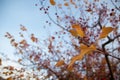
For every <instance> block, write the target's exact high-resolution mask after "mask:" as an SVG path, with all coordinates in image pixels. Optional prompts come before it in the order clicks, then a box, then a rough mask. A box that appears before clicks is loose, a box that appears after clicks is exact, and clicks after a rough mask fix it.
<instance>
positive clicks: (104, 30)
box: [99, 27, 114, 39]
mask: <svg viewBox="0 0 120 80" xmlns="http://www.w3.org/2000/svg"><path fill="white" fill-rule="evenodd" d="M113 29H114V28H112V27H103V28H102V32H101V33H100V37H99V39H102V38H105V37H107V36H108V34H109V33H110V32H112V31H113Z"/></svg>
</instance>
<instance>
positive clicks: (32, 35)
mask: <svg viewBox="0 0 120 80" xmlns="http://www.w3.org/2000/svg"><path fill="white" fill-rule="evenodd" d="M31 40H32V42H36V43H37V42H38V39H37V38H36V37H34V34H31Z"/></svg>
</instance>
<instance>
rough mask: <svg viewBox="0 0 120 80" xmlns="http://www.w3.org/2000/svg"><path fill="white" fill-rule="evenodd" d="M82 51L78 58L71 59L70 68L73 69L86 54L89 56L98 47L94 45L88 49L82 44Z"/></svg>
mask: <svg viewBox="0 0 120 80" xmlns="http://www.w3.org/2000/svg"><path fill="white" fill-rule="evenodd" d="M80 49H81V52H80V54H79V55H77V56H74V57H73V58H72V59H71V62H70V64H69V66H68V68H69V67H71V66H72V65H73V64H74V63H75V61H77V60H82V59H83V57H84V55H85V54H89V53H91V52H92V51H94V50H96V46H95V45H93V44H92V45H91V46H90V47H87V46H86V45H84V44H81V46H80Z"/></svg>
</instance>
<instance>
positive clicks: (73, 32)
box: [69, 29, 77, 37]
mask: <svg viewBox="0 0 120 80" xmlns="http://www.w3.org/2000/svg"><path fill="white" fill-rule="evenodd" d="M69 32H70V33H71V34H72V35H73V36H75V37H77V32H76V30H75V29H71V30H69Z"/></svg>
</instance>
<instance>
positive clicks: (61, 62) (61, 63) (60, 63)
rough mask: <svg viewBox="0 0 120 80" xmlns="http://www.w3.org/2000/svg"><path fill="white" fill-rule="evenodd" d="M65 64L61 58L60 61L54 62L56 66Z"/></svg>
mask: <svg viewBox="0 0 120 80" xmlns="http://www.w3.org/2000/svg"><path fill="white" fill-rule="evenodd" d="M64 64H65V62H64V61H63V60H60V61H58V62H57V63H56V65H55V66H56V67H60V66H62V65H64Z"/></svg>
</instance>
